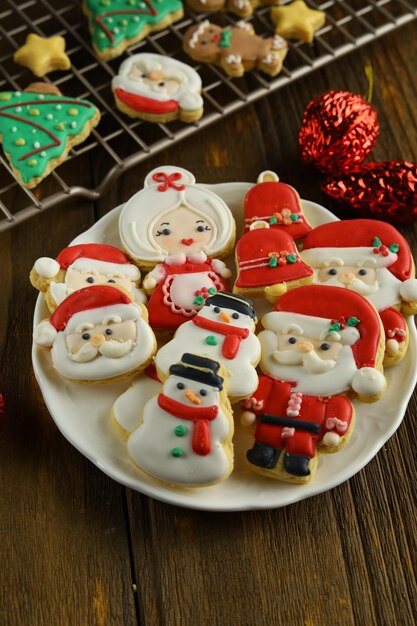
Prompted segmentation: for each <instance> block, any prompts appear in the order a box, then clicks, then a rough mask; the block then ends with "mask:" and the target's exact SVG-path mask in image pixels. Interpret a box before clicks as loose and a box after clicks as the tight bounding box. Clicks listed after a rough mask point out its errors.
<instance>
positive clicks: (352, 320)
mask: <svg viewBox="0 0 417 626" xmlns="http://www.w3.org/2000/svg"><path fill="white" fill-rule="evenodd" d="M359 322H360V320H359V319H358V318H357V317H348V319H347V322H346V323H347V325H348V326H357V325H358V324H359Z"/></svg>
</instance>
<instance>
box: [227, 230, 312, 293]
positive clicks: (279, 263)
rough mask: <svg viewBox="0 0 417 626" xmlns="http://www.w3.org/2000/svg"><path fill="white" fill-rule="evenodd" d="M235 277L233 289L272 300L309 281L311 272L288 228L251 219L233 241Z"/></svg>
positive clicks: (310, 280) (236, 291)
mask: <svg viewBox="0 0 417 626" xmlns="http://www.w3.org/2000/svg"><path fill="white" fill-rule="evenodd" d="M235 255H236V267H237V278H236V282H235V285H234V287H233V291H234V292H235V293H239V294H245V295H247V296H250V297H252V298H262V297H266V298H267V299H268V300H269V301H270V302H275V301H276V300H277V299H278V298H279V297H280V296H282V294H283V293H285V292H286V291H289V290H291V289H294V288H296V287H301V286H302V285H309V284H311V283H312V282H313V278H314V272H313V270H312V269H311V267H309V266H308V265H307V263H305V262H304V261H302V259H301V258H300V255H299V254H298V250H297V246H296V245H295V243H294V240H293V238H292V237H291V235H290V234H289V233H288V231H287V230H285V229H284V230H280V229H279V228H275V229H274V228H271V227H270V224H269V223H268V222H265V221H263V220H258V221H257V222H252V223H251V225H250V230H249V231H247V232H246V233H244V234H243V235H242V237H241V238H240V239H239V241H238V243H237V245H236V253H235Z"/></svg>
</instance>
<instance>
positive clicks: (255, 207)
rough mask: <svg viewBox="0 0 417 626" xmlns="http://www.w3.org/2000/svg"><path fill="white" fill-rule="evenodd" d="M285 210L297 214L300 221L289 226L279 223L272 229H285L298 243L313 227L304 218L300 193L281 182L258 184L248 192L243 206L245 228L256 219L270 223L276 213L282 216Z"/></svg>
mask: <svg viewBox="0 0 417 626" xmlns="http://www.w3.org/2000/svg"><path fill="white" fill-rule="evenodd" d="M283 209H289V210H290V212H291V213H293V214H297V215H298V220H297V221H296V222H292V223H291V224H289V225H284V224H282V223H281V224H279V223H278V224H274V225H271V227H272V228H273V229H279V230H282V229H285V232H288V233H289V234H290V235H291V237H292V238H293V239H295V240H296V241H297V240H298V239H302V238H303V237H305V236H306V235H307V233H308V232H309V231H310V230H311V226H310V224H308V222H307V220H306V218H305V216H304V213H303V209H302V207H301V204H300V198H299V196H298V193H297V192H296V190H295V189H294V187H291V186H290V185H287V184H285V183H280V182H266V183H258V184H257V185H255V186H254V187H252V189H250V190H249V191H248V193H247V194H246V196H245V200H244V204H243V211H244V217H245V227H246V228H249V226H250V224H251V222H252V221H254V220H255V219H260V220H262V219H265V221H267V222H269V218H270V217H271V216H272V215H273V214H274V213H279V214H280V213H282V210H283ZM247 220H250V221H247Z"/></svg>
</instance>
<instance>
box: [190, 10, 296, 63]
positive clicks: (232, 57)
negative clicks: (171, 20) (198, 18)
mask: <svg viewBox="0 0 417 626" xmlns="http://www.w3.org/2000/svg"><path fill="white" fill-rule="evenodd" d="M183 46H184V50H185V52H186V53H187V54H188V55H189V56H190V57H191V58H192V59H194V60H195V61H199V62H201V63H215V64H216V65H220V66H221V67H222V68H223V69H224V71H225V72H226V73H227V74H229V76H242V75H243V74H244V73H245V71H247V70H251V69H253V68H255V67H256V68H257V69H259V70H261V71H262V72H265V73H266V74H270V75H271V76H276V74H278V73H279V72H280V71H281V68H282V62H283V60H284V58H285V55H286V54H287V43H286V41H285V40H284V39H283V38H282V37H280V36H279V35H276V36H275V37H268V38H265V39H263V38H262V37H258V36H257V35H255V31H254V29H253V27H252V25H251V24H249V23H247V22H239V23H238V24H237V25H236V26H232V27H227V28H221V27H220V26H217V25H216V24H212V23H211V22H209V21H208V20H205V21H203V22H200V24H197V25H194V26H191V27H190V28H189V29H188V30H187V31H186V33H185V35H184V39H183Z"/></svg>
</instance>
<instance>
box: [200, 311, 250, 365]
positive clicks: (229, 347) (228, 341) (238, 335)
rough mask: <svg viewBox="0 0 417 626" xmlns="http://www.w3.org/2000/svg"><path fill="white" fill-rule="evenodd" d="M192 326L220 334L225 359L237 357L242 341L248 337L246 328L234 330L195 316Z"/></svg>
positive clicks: (231, 327) (234, 328) (225, 325)
mask: <svg viewBox="0 0 417 626" xmlns="http://www.w3.org/2000/svg"><path fill="white" fill-rule="evenodd" d="M192 321H193V324H195V325H196V326H198V327H199V328H204V330H209V331H211V332H214V333H220V334H221V335H225V340H224V342H223V345H222V355H223V356H224V358H225V359H234V358H235V356H236V355H237V353H238V351H239V347H240V342H241V341H242V339H246V338H247V337H249V329H248V328H236V327H235V326H229V324H221V323H220V322H215V321H214V320H208V319H207V318H205V317H199V316H198V315H196V316H195V317H193V320H192Z"/></svg>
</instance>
